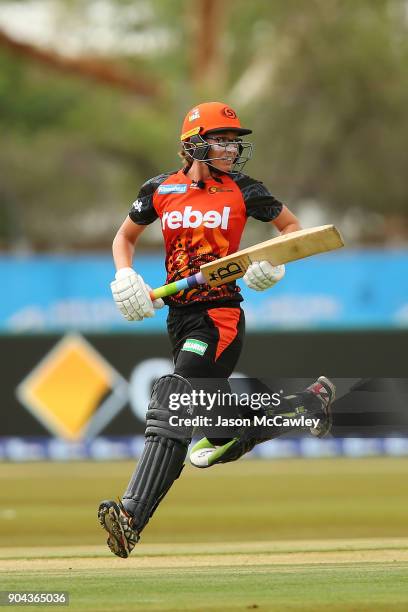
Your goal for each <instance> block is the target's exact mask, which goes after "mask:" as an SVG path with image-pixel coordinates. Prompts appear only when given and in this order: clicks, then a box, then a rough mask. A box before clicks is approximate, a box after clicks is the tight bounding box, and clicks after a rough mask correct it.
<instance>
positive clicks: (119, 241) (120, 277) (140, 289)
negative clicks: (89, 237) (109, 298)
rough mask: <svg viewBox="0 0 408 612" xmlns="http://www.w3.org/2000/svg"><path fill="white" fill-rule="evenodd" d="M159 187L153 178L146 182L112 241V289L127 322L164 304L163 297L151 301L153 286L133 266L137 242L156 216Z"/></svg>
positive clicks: (152, 313)
mask: <svg viewBox="0 0 408 612" xmlns="http://www.w3.org/2000/svg"><path fill="white" fill-rule="evenodd" d="M156 186H157V185H156V182H155V181H154V180H151V181H148V182H147V183H145V184H144V185H143V187H142V189H141V190H140V191H139V195H138V198H137V200H136V201H135V202H133V204H132V208H131V210H130V212H129V216H128V217H127V218H126V219H125V221H124V222H123V223H122V225H121V226H120V228H119V230H118V232H117V234H116V236H115V238H114V240H113V245H112V253H113V260H114V262H115V267H116V274H115V280H114V281H112V283H111V290H112V295H113V299H114V301H115V303H116V305H117V307H118V308H119V310H120V312H121V313H122V315H123V316H124V317H125V319H127V320H128V321H141V320H142V319H144V318H145V317H152V316H153V315H154V308H162V307H163V306H164V302H163V300H161V299H158V300H154V301H153V302H152V300H151V298H150V291H151V287H150V286H149V285H147V284H146V283H145V282H144V280H143V278H142V277H141V276H140V274H137V272H136V271H135V270H134V269H133V255H134V251H135V245H136V243H137V241H138V239H139V237H140V235H141V234H142V232H143V230H144V229H145V227H146V226H147V225H150V223H153V221H155V220H156V219H157V212H156V210H155V208H154V206H153V194H154V191H155V189H156Z"/></svg>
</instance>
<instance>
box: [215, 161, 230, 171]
mask: <svg viewBox="0 0 408 612" xmlns="http://www.w3.org/2000/svg"><path fill="white" fill-rule="evenodd" d="M214 165H215V164H214ZM233 166H234V160H233V159H231V160H230V159H225V160H224V159H220V160H218V161H217V165H216V168H217V170H220V171H221V172H231V170H232V168H233Z"/></svg>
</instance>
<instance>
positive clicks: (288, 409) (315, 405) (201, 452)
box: [190, 376, 336, 468]
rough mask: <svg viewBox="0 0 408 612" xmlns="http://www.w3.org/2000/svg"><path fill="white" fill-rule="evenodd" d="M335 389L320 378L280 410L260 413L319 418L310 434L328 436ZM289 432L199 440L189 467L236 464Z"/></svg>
mask: <svg viewBox="0 0 408 612" xmlns="http://www.w3.org/2000/svg"><path fill="white" fill-rule="evenodd" d="M335 393H336V388H335V386H334V384H333V383H332V382H331V381H330V380H329V379H328V378H326V377H325V376H320V377H319V378H318V379H317V380H316V381H315V382H314V383H313V384H311V385H310V386H309V387H307V388H306V389H305V390H304V391H302V392H300V393H296V394H294V395H289V396H286V397H283V398H282V400H281V403H280V406H279V408H267V409H263V413H264V414H265V415H266V416H268V417H270V416H276V415H281V416H283V417H292V416H298V415H303V416H305V417H307V418H309V417H310V418H313V417H318V418H319V424H318V425H317V426H316V427H314V428H310V433H312V434H313V435H314V436H317V437H323V436H325V435H327V434H328V433H329V431H330V429H331V425H332V413H331V406H332V403H333V401H334V399H335ZM283 433H288V429H287V428H285V429H284V428H281V427H276V428H272V429H270V428H268V430H267V432H263V431H262V430H260V428H259V427H255V426H254V427H247V428H242V429H241V430H240V431H238V432H237V435H236V436H235V437H234V438H233V439H231V440H228V441H225V443H224V444H221V445H220V444H219V443H217V441H216V440H214V439H208V438H202V439H201V440H199V442H197V443H196V444H195V445H194V446H193V448H192V449H191V453H190V461H191V463H192V465H194V466H195V467H198V468H207V467H211V466H212V465H215V464H217V463H229V462H230V461H236V460H237V459H239V458H240V457H242V455H244V454H246V453H247V452H249V451H250V450H252V449H253V448H254V446H256V444H259V443H261V442H265V441H267V440H271V439H273V438H277V437H279V436H280V435H282V434H283Z"/></svg>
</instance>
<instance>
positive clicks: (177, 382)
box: [145, 374, 192, 445]
mask: <svg viewBox="0 0 408 612" xmlns="http://www.w3.org/2000/svg"><path fill="white" fill-rule="evenodd" d="M190 399H191V385H190V383H189V382H188V380H186V379H185V378H183V377H182V376H180V375H178V374H169V375H167V376H162V377H161V378H159V379H158V380H157V381H156V383H155V385H154V387H153V390H152V395H151V398H150V403H149V407H148V409H147V413H146V432H145V433H146V436H149V435H158V436H162V437H164V438H170V439H173V440H179V441H181V442H183V443H185V444H187V445H188V444H189V443H190V441H191V435H192V427H191V426H189V425H185V419H191V417H192V408H191V403H190Z"/></svg>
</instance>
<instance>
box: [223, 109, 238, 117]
mask: <svg viewBox="0 0 408 612" xmlns="http://www.w3.org/2000/svg"><path fill="white" fill-rule="evenodd" d="M222 112H223V113H224V115H225V116H226V117H228V118H229V119H236V118H237V113H236V112H235V111H234V110H232V108H230V107H229V106H226V107H225V108H223V110H222Z"/></svg>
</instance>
